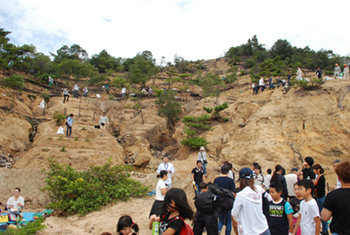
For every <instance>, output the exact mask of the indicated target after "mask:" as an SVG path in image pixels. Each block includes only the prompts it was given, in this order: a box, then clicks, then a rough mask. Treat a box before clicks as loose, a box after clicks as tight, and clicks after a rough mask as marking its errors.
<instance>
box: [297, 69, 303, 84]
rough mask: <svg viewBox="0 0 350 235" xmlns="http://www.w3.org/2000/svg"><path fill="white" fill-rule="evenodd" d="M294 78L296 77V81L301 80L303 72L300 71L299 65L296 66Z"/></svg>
mask: <svg viewBox="0 0 350 235" xmlns="http://www.w3.org/2000/svg"><path fill="white" fill-rule="evenodd" d="M296 78H297V81H301V80H303V72H302V71H301V69H300V67H298V70H297V77H296Z"/></svg>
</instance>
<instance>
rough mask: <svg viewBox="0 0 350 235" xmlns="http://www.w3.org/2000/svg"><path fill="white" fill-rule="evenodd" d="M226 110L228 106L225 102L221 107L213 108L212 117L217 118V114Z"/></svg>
mask: <svg viewBox="0 0 350 235" xmlns="http://www.w3.org/2000/svg"><path fill="white" fill-rule="evenodd" d="M227 108H228V104H227V103H226V102H225V103H223V104H222V105H218V106H215V108H214V112H213V116H219V112H220V111H222V110H224V109H227Z"/></svg>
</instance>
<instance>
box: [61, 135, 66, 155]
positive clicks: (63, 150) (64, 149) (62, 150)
mask: <svg viewBox="0 0 350 235" xmlns="http://www.w3.org/2000/svg"><path fill="white" fill-rule="evenodd" d="M60 137H62V136H60ZM61 152H66V146H62V148H61Z"/></svg>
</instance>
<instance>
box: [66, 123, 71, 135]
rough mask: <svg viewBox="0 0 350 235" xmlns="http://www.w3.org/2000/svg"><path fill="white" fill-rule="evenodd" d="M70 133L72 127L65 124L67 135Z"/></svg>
mask: <svg viewBox="0 0 350 235" xmlns="http://www.w3.org/2000/svg"><path fill="white" fill-rule="evenodd" d="M68 133H69V134H68ZM71 134H72V127H71V126H69V125H67V136H71Z"/></svg>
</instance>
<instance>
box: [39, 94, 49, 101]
mask: <svg viewBox="0 0 350 235" xmlns="http://www.w3.org/2000/svg"><path fill="white" fill-rule="evenodd" d="M40 97H41V98H43V99H44V100H45V102H46V103H49V101H50V98H51V96H50V95H49V94H46V93H41V95H40Z"/></svg>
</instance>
